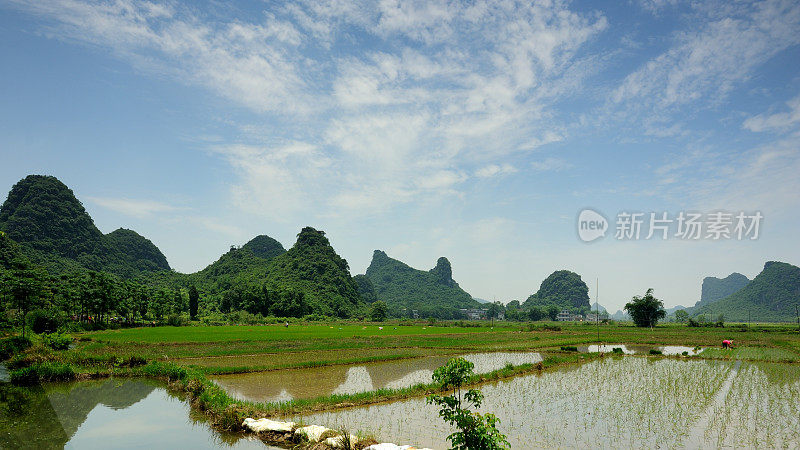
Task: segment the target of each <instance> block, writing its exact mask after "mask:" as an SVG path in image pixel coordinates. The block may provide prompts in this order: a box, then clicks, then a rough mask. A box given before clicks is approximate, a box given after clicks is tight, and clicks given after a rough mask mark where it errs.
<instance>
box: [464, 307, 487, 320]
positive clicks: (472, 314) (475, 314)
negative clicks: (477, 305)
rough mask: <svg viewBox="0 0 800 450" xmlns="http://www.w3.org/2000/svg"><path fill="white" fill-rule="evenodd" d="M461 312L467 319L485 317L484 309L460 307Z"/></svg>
mask: <svg viewBox="0 0 800 450" xmlns="http://www.w3.org/2000/svg"><path fill="white" fill-rule="evenodd" d="M461 314H464V316H466V318H467V319H469V320H481V319H485V318H486V310H485V309H461Z"/></svg>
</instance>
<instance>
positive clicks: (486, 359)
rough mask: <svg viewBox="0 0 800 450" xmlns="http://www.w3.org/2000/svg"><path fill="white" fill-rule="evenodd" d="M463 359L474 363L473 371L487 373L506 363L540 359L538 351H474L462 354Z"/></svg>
mask: <svg viewBox="0 0 800 450" xmlns="http://www.w3.org/2000/svg"><path fill="white" fill-rule="evenodd" d="M463 358H464V359H466V360H467V361H469V362H471V363H473V364H475V368H474V371H475V373H488V372H491V371H493V370H497V369H502V368H503V367H505V366H506V364H513V365H515V366H520V365H522V364H536V363H538V362H541V361H542V355H540V354H539V353H507V352H496V353H474V354H469V355H464V356H463Z"/></svg>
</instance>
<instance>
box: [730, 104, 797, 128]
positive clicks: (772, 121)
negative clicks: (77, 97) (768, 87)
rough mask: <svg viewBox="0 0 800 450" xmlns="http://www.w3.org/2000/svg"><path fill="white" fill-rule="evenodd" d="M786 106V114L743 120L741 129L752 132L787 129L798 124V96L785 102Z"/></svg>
mask: <svg viewBox="0 0 800 450" xmlns="http://www.w3.org/2000/svg"><path fill="white" fill-rule="evenodd" d="M786 105H787V106H788V107H789V111H788V112H782V113H775V114H769V115H765V114H759V115H757V116H753V117H750V118H748V119H747V120H745V121H744V123H743V124H742V127H743V128H744V129H746V130H750V131H754V132H761V131H769V130H786V129H789V128H791V127H792V126H793V125H796V124H798V123H800V95H798V96H797V97H795V98H793V99H791V100H789V101H788V102H786Z"/></svg>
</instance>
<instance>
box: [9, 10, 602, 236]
mask: <svg viewBox="0 0 800 450" xmlns="http://www.w3.org/2000/svg"><path fill="white" fill-rule="evenodd" d="M11 3H12V4H13V5H16V7H17V8H18V9H20V10H23V11H27V12H29V13H32V14H33V15H36V16H38V17H41V18H43V19H44V22H45V23H46V24H47V33H48V35H50V36H53V37H55V38H59V39H63V40H68V41H70V42H78V43H83V44H86V45H90V46H93V47H98V48H101V49H106V50H108V51H110V52H111V53H112V54H113V55H115V56H117V57H118V58H121V59H123V60H125V61H128V62H129V63H130V64H132V65H134V66H135V67H137V68H138V69H139V70H141V71H143V72H146V73H156V74H158V75H164V74H166V75H168V76H172V77H174V79H176V80H177V81H179V82H183V83H187V84H189V85H193V86H200V87H203V88H205V89H208V90H210V91H211V92H213V93H215V94H217V95H219V96H220V97H222V98H225V99H228V100H230V101H231V102H232V103H233V104H234V105H236V106H243V107H245V108H247V109H249V110H251V111H252V112H254V113H256V117H258V119H256V120H255V122H261V123H264V124H265V125H264V126H262V127H260V128H261V129H260V130H258V132H256V133H254V132H252V131H253V129H255V128H259V127H256V126H251V127H242V128H241V129H242V130H243V133H242V136H241V137H240V139H238V140H237V141H236V142H229V143H224V142H219V143H214V142H211V143H208V144H207V145H209V146H211V150H212V151H213V152H214V153H216V154H218V155H220V156H222V158H223V159H224V160H225V161H226V162H227V163H228V164H229V165H230V166H231V167H232V168H233V170H234V172H235V173H236V174H237V177H238V180H237V181H236V182H235V183H234V184H233V185H232V186H231V192H232V195H233V197H234V201H235V203H236V204H238V205H240V206H241V207H242V208H245V209H247V210H248V211H251V212H254V213H258V214H261V215H267V216H272V217H285V218H286V219H287V220H288V219H289V217H288V216H290V215H291V214H293V213H296V212H297V211H304V210H309V209H314V210H325V212H323V213H321V214H336V213H339V212H344V211H345V210H350V212H351V213H352V212H357V211H364V210H365V209H369V208H386V207H391V205H396V204H401V203H405V202H409V201H413V200H415V199H420V198H425V199H432V198H440V197H441V196H450V195H459V189H460V184H461V183H462V182H463V181H464V180H466V179H467V175H466V173H467V169H466V168H467V167H470V168H471V167H483V166H488V165H490V164H496V165H498V167H500V168H501V169H500V172H502V173H507V172H509V170H508V169H507V168H506V166H507V163H506V162H504V159H505V158H507V157H508V156H509V155H512V154H514V153H517V152H525V151H530V150H533V149H535V148H537V147H539V146H541V145H545V144H547V143H551V142H556V141H558V140H561V139H563V137H562V134H561V132H554V131H552V130H554V129H555V130H560V129H561V128H562V127H559V126H557V125H554V123H553V122H554V121H553V119H552V109H553V108H554V106H555V105H556V103H557V102H559V101H561V100H562V99H563V98H564V97H565V96H567V97H568V96H571V95H575V90H576V89H575V88H576V87H577V86H579V85H580V84H581V82H582V80H583V79H584V78H585V77H586V76H587V75H588V74H590V73H592V70H594V69H592V68H591V67H590V66H591V64H584V63H582V62H581V60H579V59H577V58H576V55H577V54H578V52H579V51H580V50H581V49H582V47H584V46H585V45H586V43H587V42H589V41H590V40H592V39H593V38H595V37H596V36H597V35H598V34H599V33H601V32H602V31H603V30H604V29H605V28H606V27H607V22H606V19H605V18H604V17H603V16H602V15H600V14H599V13H594V12H590V13H586V14H584V13H577V12H575V11H572V10H570V8H569V5H568V4H566V3H564V2H561V1H556V2H525V1H510V2H502V3H499V2H484V1H478V2H475V3H473V4H469V5H468V4H464V3H458V2H452V3H451V2H434V3H431V2H422V1H407V2H405V1H404V2H399V1H393V0H389V1H381V2H369V1H363V2H361V1H359V2H354V1H342V0H325V1H302V0H301V1H299V2H291V3H289V2H286V3H283V2H281V3H265V4H264V5H263V9H264V10H265V11H262V14H260V15H258V16H256V18H242V19H230V18H222V19H220V18H217V17H206V16H204V15H201V14H200V12H198V11H197V10H196V9H193V8H189V7H183V6H180V5H179V4H173V3H169V4H168V6H160V5H157V4H154V3H153V4H151V3H143V2H134V1H133V0H119V1H117V2H114V3H111V4H109V3H103V2H99V1H94V0H42V1H40V2H35V3H30V2H23V1H20V0H11ZM362 41H363V42H362ZM362 44H364V45H362ZM223 120H224V119H223ZM246 128H250V130H245V129H246ZM532 136H534V137H535V138H532ZM287 142H289V143H294V144H286V143H287ZM298 143H303V144H298ZM289 147H291V148H292V149H293V150H291V149H290V148H289ZM290 150H291V151H290ZM550 163H552V162H550ZM562 166H563V164H562ZM486 170H491V169H485V170H483V171H482V172H481V173H484V174H485V173H487V172H486ZM469 172H472V170H469ZM353 209H355V211H352V210H353Z"/></svg>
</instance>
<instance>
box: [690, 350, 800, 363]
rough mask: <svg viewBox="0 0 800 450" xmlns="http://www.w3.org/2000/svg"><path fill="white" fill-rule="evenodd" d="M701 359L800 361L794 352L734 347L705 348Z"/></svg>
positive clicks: (799, 356)
mask: <svg viewBox="0 0 800 450" xmlns="http://www.w3.org/2000/svg"><path fill="white" fill-rule="evenodd" d="M699 356H700V357H702V358H713V359H731V360H737V359H743V360H748V361H770V362H795V361H798V359H800V355H798V354H797V352H796V351H793V350H788V349H785V348H771V347H736V348H733V349H721V348H707V349H705V350H703V351H702V352H701V353H700V355H699Z"/></svg>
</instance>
